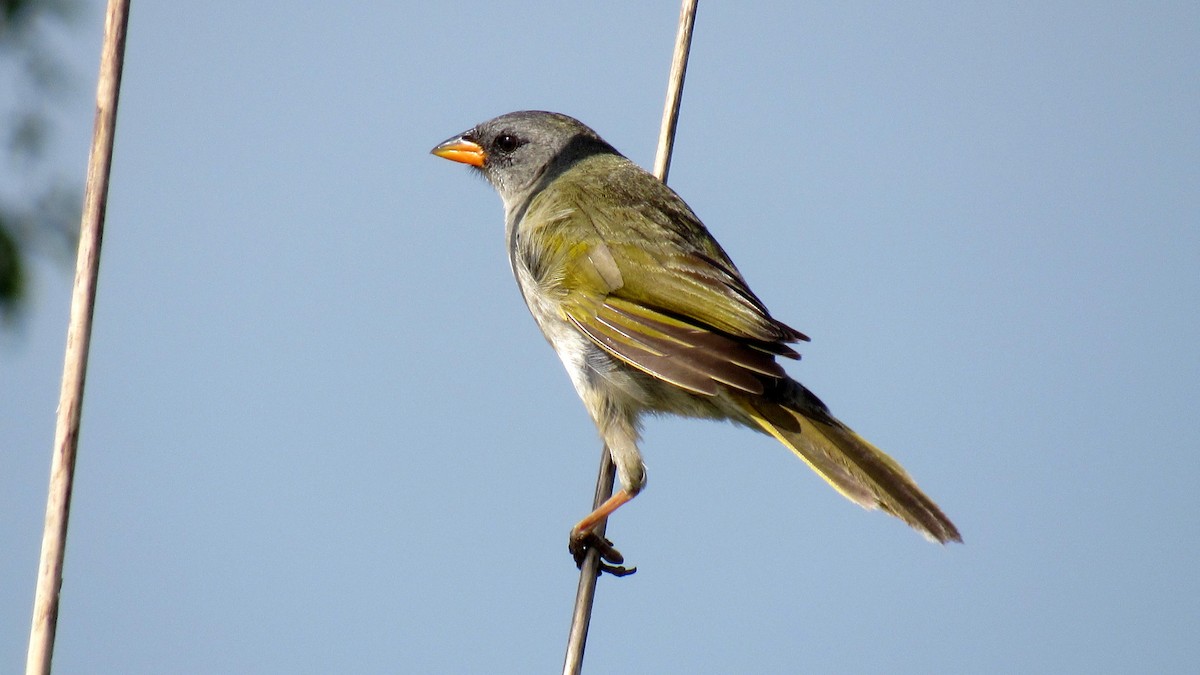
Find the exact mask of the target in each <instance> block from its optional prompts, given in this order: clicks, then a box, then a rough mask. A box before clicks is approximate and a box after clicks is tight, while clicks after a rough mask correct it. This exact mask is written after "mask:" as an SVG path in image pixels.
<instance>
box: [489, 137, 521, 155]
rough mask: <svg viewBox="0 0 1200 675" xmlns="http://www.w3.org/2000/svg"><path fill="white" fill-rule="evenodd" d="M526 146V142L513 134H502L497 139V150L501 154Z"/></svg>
mask: <svg viewBox="0 0 1200 675" xmlns="http://www.w3.org/2000/svg"><path fill="white" fill-rule="evenodd" d="M524 144H525V141H523V140H521V139H519V138H517V137H516V136H513V135H512V134H500V135H499V136H497V137H496V149H497V150H499V151H500V152H512V151H513V150H516V149H517V148H519V147H521V146H522V145H524Z"/></svg>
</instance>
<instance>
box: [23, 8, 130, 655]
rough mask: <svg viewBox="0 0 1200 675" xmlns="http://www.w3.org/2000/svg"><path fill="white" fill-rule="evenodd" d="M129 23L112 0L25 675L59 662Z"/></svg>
mask: <svg viewBox="0 0 1200 675" xmlns="http://www.w3.org/2000/svg"><path fill="white" fill-rule="evenodd" d="M128 18H129V0H109V3H108V10H107V12H106V14H105V19H104V46H103V48H102V49H101V52H100V76H99V83H98V84H97V87H96V124H95V129H94V131H93V134H92V154H91V157H90V158H89V160H88V173H87V188H86V191H85V193H84V197H83V215H82V219H81V221H80V226H79V253H78V260H77V261H76V265H75V285H74V288H73V289H72V291H71V315H70V319H69V323H68V326H67V351H66V355H65V357H64V363H63V379H62V391H61V394H60V396H59V401H58V421H57V423H56V425H55V430H54V454H53V456H52V457H51V460H50V489H49V494H48V496H47V498H46V525H45V530H44V531H43V533H42V553H41V560H40V562H39V564H38V580H37V591H36V595H35V596H34V601H33V621H32V625H31V627H30V630H29V654H28V656H27V658H26V661H25V673H26V675H48V673H49V672H50V660H51V659H52V658H53V656H54V635H55V630H56V628H57V625H58V596H59V591H60V590H61V589H62V571H63V554H64V552H65V548H66V542H67V518H68V516H69V515H70V511H71V487H72V483H73V482H74V475H75V451H76V449H77V447H78V442H79V419H80V415H81V413H82V408H83V384H84V380H85V378H86V375H87V360H88V347H89V345H90V343H91V336H92V311H93V309H94V308H95V303H96V277H97V275H98V273H99V270H100V242H101V240H102V238H103V235H104V211H105V207H106V206H107V203H108V176H109V170H110V168H111V167H112V148H113V134H114V132H115V130H116V120H117V98H118V95H119V93H120V90H121V68H122V65H123V63H124V61H125V28H126V25H127V23H128Z"/></svg>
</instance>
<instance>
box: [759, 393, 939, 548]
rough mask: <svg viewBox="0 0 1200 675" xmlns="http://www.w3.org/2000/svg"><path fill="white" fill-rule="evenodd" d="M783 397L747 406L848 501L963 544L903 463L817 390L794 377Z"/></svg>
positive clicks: (934, 536) (761, 399)
mask: <svg viewBox="0 0 1200 675" xmlns="http://www.w3.org/2000/svg"><path fill="white" fill-rule="evenodd" d="M786 384H787V385H789V386H788V388H787V389H786V390H784V391H783V392H775V393H779V394H781V395H770V394H768V396H763V397H754V398H746V399H743V400H741V401H740V403H741V405H742V407H743V409H744V410H745V411H746V413H747V414H748V415H749V416H750V418H751V419H753V420H754V422H755V423H756V424H758V426H759V427H761V428H762V429H763V431H766V432H767V433H768V434H770V435H772V436H774V437H775V438H776V439H778V440H779V442H781V443H783V444H784V445H785V446H787V447H788V449H790V450H791V451H792V452H794V453H795V454H796V455H797V456H798V457H800V459H803V460H804V461H805V462H806V463H807V464H808V465H809V466H810V467H812V469H813V471H816V472H817V474H818V475H819V476H821V477H822V478H824V479H825V480H826V481H827V482H828V483H829V484H830V485H832V486H833V487H834V488H835V489H837V491H838V492H840V493H842V495H844V496H845V497H846V498H847V499H849V500H850V501H853V502H855V503H857V504H859V505H861V506H863V507H864V508H868V509H875V508H879V509H883V510H884V511H886V512H888V513H890V514H892V515H894V516H896V517H897V518H900V519H901V520H903V521H904V522H906V523H908V524H909V525H910V526H912V527H913V528H914V529H916V530H917V531H919V532H921V533H922V534H924V535H925V536H926V537H927V538H929V539H930V540H931V541H936V542H940V543H943V544H944V543H946V542H950V541H956V542H961V541H962V537H961V536H960V535H959V533H958V528H956V527H955V526H954V523H952V522H950V519H949V518H947V517H946V515H945V514H944V513H942V510H941V509H939V508H938V505H937V504H935V503H934V502H933V500H932V499H930V498H929V497H927V496H926V495H925V493H923V492H921V490H920V488H918V487H917V484H916V482H915V481H913V479H912V478H911V477H910V476H909V475H908V473H907V472H906V471H905V470H904V468H903V467H901V466H900V464H899V463H898V462H897V461H896V460H894V459H892V458H891V457H889V456H888V455H887V454H885V453H884V452H883V451H882V450H880V449H879V448H877V447H875V446H874V445H872V444H871V443H869V442H867V441H866V440H865V439H863V438H862V437H861V436H859V435H858V434H856V433H854V431H852V430H851V429H850V428H849V427H847V426H846V425H844V424H842V423H841V422H840V421H838V420H837V418H835V417H834V416H833V415H831V414H830V413H829V409H828V408H826V407H825V404H824V403H821V401H820V399H818V398H817V397H816V396H815V395H813V394H812V392H810V391H808V390H807V389H805V388H804V386H803V385H800V384H799V383H796V382H794V381H790V382H787V383H786Z"/></svg>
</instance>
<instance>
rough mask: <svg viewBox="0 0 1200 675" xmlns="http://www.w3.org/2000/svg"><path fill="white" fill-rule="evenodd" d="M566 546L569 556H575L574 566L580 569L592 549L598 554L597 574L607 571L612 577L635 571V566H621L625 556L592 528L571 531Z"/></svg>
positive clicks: (626, 574)
mask: <svg viewBox="0 0 1200 675" xmlns="http://www.w3.org/2000/svg"><path fill="white" fill-rule="evenodd" d="M567 548H568V549H569V550H570V551H571V556H572V557H574V558H575V566H576V567H578V568H580V569H583V561H584V559H586V558H587V554H588V552H589V551H593V550H594V551H596V555H598V556H600V565H599V567H598V571H597V573H598V574H603V573H604V572H608V573H609V574H611V575H613V576H614V577H624V576H629V575H630V574H633V573H634V572H636V571H637V568H636V567H624V566H622V563H624V562H625V556H623V555H621V552H620V551H618V550H617V549H616V548H614V547H613V543H612V542H611V541H609V540H608V539H605V538H604V537H602V536H600V535H598V534H596V533H595V532H594V531H592V530H586V531H584V532H571V540H570V543H569V544H568V545H567Z"/></svg>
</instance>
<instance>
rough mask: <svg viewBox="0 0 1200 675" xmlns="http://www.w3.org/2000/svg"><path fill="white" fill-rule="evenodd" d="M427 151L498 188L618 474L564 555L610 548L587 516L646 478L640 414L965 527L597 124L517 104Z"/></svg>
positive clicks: (945, 530)
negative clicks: (812, 374) (757, 440)
mask: <svg viewBox="0 0 1200 675" xmlns="http://www.w3.org/2000/svg"><path fill="white" fill-rule="evenodd" d="M432 153H433V154H434V155H437V156H438V157H443V158H445V159H449V160H453V161H456V162H461V163H463V164H467V165H469V166H471V167H474V168H475V169H476V170H478V171H479V172H480V173H482V174H483V176H484V177H485V178H486V179H487V180H488V182H490V183H491V184H492V186H493V187H495V189H496V191H497V192H498V193H499V194H500V198H501V199H502V200H503V201H504V214H505V236H506V238H507V242H508V255H509V261H510V262H511V264H512V269H513V273H514V275H515V276H516V278H517V283H518V285H519V286H520V288H521V294H522V295H523V296H524V298H525V303H526V304H527V305H528V307H529V311H530V312H531V313H532V314H533V317H534V319H535V320H537V323H538V326H539V327H540V328H541V329H542V333H543V334H545V336H546V339H547V340H548V341H549V342H550V344H551V345H552V346H553V347H554V351H556V352H557V353H558V356H559V358H560V359H561V360H562V363H563V365H564V366H565V367H566V369H567V373H568V374H569V375H570V376H571V381H572V382H573V383H574V385H575V391H576V392H578V394H579V397H580V398H581V399H583V403H584V405H585V406H586V407H587V410H588V412H589V413H590V414H591V416H592V419H593V420H594V421H595V423H596V427H597V428H598V429H599V431H600V436H601V438H602V439H603V440H604V442H605V444H606V445H607V446H608V449H609V452H610V453H611V455H612V459H613V462H614V464H615V466H616V470H617V476H618V477H619V478H620V483H621V489H620V490H618V491H617V492H616V493H615V494H614V495H613V496H612V497H611V498H610V499H609V500H608V501H606V502H605V503H604V504H602V505H601V506H600V507H599V508H597V509H596V510H595V511H594V512H592V513H591V514H589V515H588V516H587V517H585V518H584V519H583V520H581V521H579V523H578V524H577V525H575V527H574V528H573V529H572V531H571V539H570V542H571V550H572V552H573V553H574V554H575V556H576V560H577V561H579V560H581V559H582V555H583V552H584V551H585V550H586V549H587V547H589V546H595V547H597V548H598V549H599V551H600V553H601V555H602V557H603V558H604V559H605V560H608V561H609V562H616V563H619V562H621V556H620V554H619V553H617V552H616V550H615V549H613V548H612V546H611V544H610V543H608V542H607V541H606V540H603V539H602V538H600V537H598V536H596V535H595V534H594V528H595V527H596V526H597V525H599V524H600V523H601V522H603V521H604V520H605V519H606V518H607V517H608V516H609V515H610V514H612V512H613V511H615V510H616V509H617V508H618V507H620V506H621V505H622V504H625V503H626V502H628V501H629V500H631V499H633V497H634V496H636V495H637V494H638V492H640V491H641V490H642V487H643V486H644V485H645V484H646V468H645V465H644V464H643V462H642V453H641V451H640V450H639V449H638V431H639V429H640V426H641V419H642V417H643V416H644V415H646V414H675V415H682V416H684V417H699V418H706V419H717V420H729V421H731V422H734V423H735V424H740V425H742V426H746V427H749V428H751V429H755V430H757V431H760V432H764V433H767V434H770V435H771V436H774V437H775V438H776V439H778V440H779V441H780V442H781V443H783V444H784V445H785V446H787V448H788V449H789V450H791V451H792V452H794V453H795V454H796V455H797V456H799V457H800V458H801V459H803V460H804V461H805V462H807V463H808V465H809V466H810V467H812V469H813V470H814V471H816V472H817V473H818V474H819V475H820V476H821V477H822V478H824V479H825V480H826V481H828V482H829V484H830V485H832V486H833V487H834V488H835V489H837V491H838V492H841V493H842V494H843V495H844V496H846V497H847V498H848V499H850V500H851V501H853V502H855V503H857V504H859V505H861V506H863V507H866V508H868V509H874V508H879V509H883V510H884V511H886V512H888V513H890V514H892V515H894V516H896V517H898V518H900V519H901V520H903V521H904V522H906V523H908V524H909V525H911V526H912V527H913V528H915V529H916V530H917V531H919V532H921V533H922V534H924V535H925V536H926V537H928V538H929V539H931V540H933V541H937V542H942V543H945V542H949V541H962V539H961V537H960V536H959V533H958V530H957V529H956V528H955V527H954V524H953V523H951V522H950V519H949V518H947V517H946V516H945V515H944V514H943V513H942V511H941V510H940V509H939V508H938V506H937V505H936V504H934V503H933V500H931V499H930V498H929V497H927V496H925V494H924V493H923V492H921V490H920V489H918V488H917V485H916V483H915V482H913V480H912V478H910V477H909V475H908V474H907V473H906V472H905V471H904V469H903V468H902V467H901V466H900V464H899V463H897V462H896V461H895V460H893V459H892V458H891V457H889V456H887V455H886V454H884V453H883V452H882V451H880V450H879V449H878V448H876V447H875V446H874V445H871V444H870V443H868V442H867V441H866V440H864V439H863V438H862V437H860V436H859V435H858V434H856V433H854V432H853V431H852V430H850V428H849V427H847V426H846V425H844V424H842V423H841V422H840V421H838V420H837V418H835V417H834V416H833V415H831V414H830V412H829V409H828V408H827V407H826V406H825V404H824V403H822V402H821V401H820V399H818V398H817V397H816V396H815V395H814V394H813V393H812V392H810V391H809V390H808V389H806V388H805V387H804V385H802V384H800V383H799V382H797V381H795V380H793V379H792V378H790V377H788V374H787V373H786V372H785V371H784V369H783V368H782V367H781V366H780V365H779V363H777V361H776V358H777V357H780V356H782V357H787V358H792V359H795V358H799V355H798V354H797V353H796V351H795V350H794V349H792V348H791V347H790V346H788V345H789V343H795V342H798V341H801V340H805V341H807V340H808V338H807V337H805V336H804V335H803V334H802V333H800V332H799V331H797V330H795V329H793V328H791V327H789V326H787V325H786V324H784V323H783V322H781V321H779V320H777V319H775V318H774V317H772V316H771V314H770V313H769V312H768V311H767V308H766V307H765V306H764V305H763V303H762V301H760V300H759V299H758V297H757V296H756V295H755V294H754V293H753V292H752V291H751V290H750V288H749V287H748V286H747V285H746V281H745V280H744V279H743V278H742V275H741V273H740V272H738V269H737V268H736V267H734V265H733V262H732V261H730V259H729V256H727V255H726V254H725V251H724V250H722V249H721V246H720V245H719V244H718V243H717V242H716V240H715V239H713V237H712V235H711V234H709V232H708V230H707V229H706V228H705V227H704V225H703V224H702V223H701V222H700V219H699V218H697V217H696V214H694V213H693V212H692V210H691V208H689V207H688V205H687V204H686V203H684V201H683V199H681V198H680V197H679V195H677V194H676V193H675V192H674V191H673V190H671V188H669V187H667V186H666V185H665V184H663V183H662V181H660V180H658V179H657V178H655V177H654V176H653V175H651V174H650V173H647V172H646V171H645V170H643V169H641V168H640V167H638V166H637V165H636V164H634V163H633V162H631V161H630V160H628V159H626V158H625V157H624V156H622V155H621V154H620V153H619V152H617V150H616V149H614V148H613V147H612V146H611V145H609V144H608V143H607V142H605V141H604V139H602V138H600V136H599V135H597V134H596V132H594V131H592V130H591V129H590V128H588V127H587V126H585V125H584V124H583V123H581V122H579V121H578V120H576V119H574V118H571V117H567V116H566V115H560V114H557V113H551V112H541V111H524V112H514V113H509V114H507V115H502V116H500V117H497V118H495V119H492V120H489V121H487V122H483V123H481V124H479V125H477V126H475V127H474V128H472V129H470V130H468V131H465V132H463V133H462V134H459V135H456V136H454V137H452V138H450V139H447V140H446V141H445V142H443V143H441V144H439V145H438V146H437V147H435V148H434V149H433V150H432ZM608 569H609V570H610V571H618V570H623V568H614V567H612V566H609V567H608Z"/></svg>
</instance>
